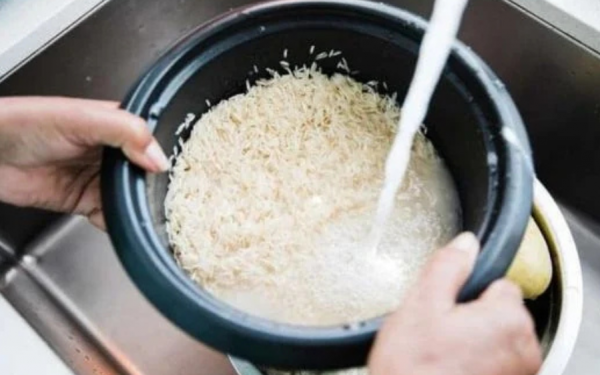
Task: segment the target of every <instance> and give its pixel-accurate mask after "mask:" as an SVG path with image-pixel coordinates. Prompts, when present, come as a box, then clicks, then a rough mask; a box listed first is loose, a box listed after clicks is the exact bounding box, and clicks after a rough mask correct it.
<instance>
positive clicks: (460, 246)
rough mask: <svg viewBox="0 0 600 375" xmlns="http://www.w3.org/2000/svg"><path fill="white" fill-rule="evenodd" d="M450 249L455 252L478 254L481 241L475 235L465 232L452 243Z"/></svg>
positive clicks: (449, 245)
mask: <svg viewBox="0 0 600 375" xmlns="http://www.w3.org/2000/svg"><path fill="white" fill-rule="evenodd" d="M448 247H450V248H452V249H455V250H460V251H465V252H469V253H476V252H477V251H478V250H479V240H478V239H477V237H475V235H474V234H473V233H471V232H463V233H461V234H459V235H458V236H457V237H456V238H454V239H453V240H452V241H450V243H449V244H448Z"/></svg>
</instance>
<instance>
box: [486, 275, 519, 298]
mask: <svg viewBox="0 0 600 375" xmlns="http://www.w3.org/2000/svg"><path fill="white" fill-rule="evenodd" d="M507 299H508V300H514V301H519V303H521V304H522V303H523V292H521V289H520V288H519V287H518V286H517V285H516V284H515V283H513V282H512V281H510V280H508V279H500V280H496V281H494V282H493V283H492V284H491V285H490V286H489V287H488V288H487V289H486V290H485V291H484V292H483V293H482V294H481V296H479V300H481V301H486V300H491V301H496V300H507Z"/></svg>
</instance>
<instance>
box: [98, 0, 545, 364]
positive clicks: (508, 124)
mask: <svg viewBox="0 0 600 375" xmlns="http://www.w3.org/2000/svg"><path fill="white" fill-rule="evenodd" d="M426 26H427V24H426V22H425V21H423V20H422V19H421V18H419V17H417V16H414V15H412V14H410V13H407V12H405V11H402V10H400V9H398V8H395V7H391V6H387V5H383V4H379V3H373V2H369V1H362V0H352V1H331V0H325V1H311V0H298V1H295V0H292V1H273V2H267V3H261V4H257V5H252V6H248V7H244V8H241V9H236V10H233V11H230V12H228V13H226V14H224V15H222V16H220V17H218V18H216V19H214V20H212V21H210V22H208V23H206V24H204V25H202V26H200V27H199V28H197V29H195V30H193V31H192V32H191V33H190V34H188V35H187V36H185V37H184V38H183V39H182V40H180V41H179V42H178V43H177V44H176V45H175V46H174V47H173V48H171V49H170V50H169V51H167V52H166V53H165V54H164V55H163V56H162V57H161V58H160V59H159V60H158V61H157V62H156V63H155V64H153V65H152V66H151V67H150V69H149V70H148V71H147V72H146V73H145V74H143V75H142V77H141V78H140V80H139V81H138V82H137V83H136V84H135V85H134V87H133V88H132V89H131V91H130V93H129V95H128V96H127V97H126V98H125V99H124V101H123V103H122V107H123V108H124V109H126V110H128V111H130V112H131V113H134V114H136V115H139V116H141V117H142V118H144V119H146V120H147V124H148V126H149V127H150V129H151V130H152V131H153V133H154V135H155V137H156V138H157V139H158V141H159V143H160V144H161V146H162V147H163V149H165V150H171V149H174V148H175V150H174V151H175V152H176V151H177V147H178V146H177V139H178V138H179V135H176V129H177V128H178V127H179V125H180V124H181V123H182V121H183V120H184V119H185V118H186V115H187V114H188V113H192V114H194V115H195V116H196V117H197V116H199V115H201V114H202V113H204V112H206V111H207V109H208V107H209V105H210V103H218V102H219V101H220V100H222V99H225V98H228V97H230V96H232V95H235V94H238V93H241V92H244V91H245V89H246V84H247V83H249V84H252V83H253V82H254V81H255V80H257V79H259V78H264V77H266V76H268V73H267V72H266V71H265V68H272V69H278V70H280V71H283V68H282V67H281V64H280V62H281V60H283V59H284V57H283V55H286V56H287V57H286V58H285V59H286V60H287V62H288V63H289V64H290V66H292V67H293V66H300V65H303V64H306V65H310V64H311V63H312V62H313V61H315V60H317V59H318V63H319V66H320V67H321V68H322V69H323V71H324V72H325V73H328V74H330V73H333V72H336V71H342V72H344V71H350V73H351V74H353V76H354V78H355V79H357V80H359V81H362V82H369V81H372V80H376V81H379V82H386V85H385V86H386V87H387V89H383V88H382V89H381V90H382V91H381V92H382V93H386V94H392V93H397V97H398V99H399V100H402V99H403V98H404V96H405V94H406V91H407V88H408V85H409V83H410V80H411V76H412V73H413V70H414V67H415V63H416V59H417V53H418V49H419V43H420V41H421V39H422V37H423V33H424V30H425V28H426ZM332 51H341V53H342V54H341V55H337V54H336V53H331V52H332ZM323 54H324V55H326V56H325V57H323ZM319 56H321V58H319ZM255 66H256V67H257V69H255V68H254V67H255ZM256 71H258V73H256ZM426 124H427V125H428V127H427V136H428V137H429V138H430V139H431V141H432V142H433V144H434V145H435V146H436V148H437V150H438V151H439V153H440V154H441V155H442V157H443V158H444V159H445V161H446V163H447V165H448V167H449V170H450V172H451V174H452V175H453V177H454V180H455V182H456V186H457V189H458V193H459V198H460V200H461V205H462V212H463V223H462V224H463V228H464V229H465V230H470V231H472V232H474V233H476V234H477V236H478V237H479V239H480V240H481V242H482V251H481V253H480V255H479V257H478V259H477V263H476V267H475V269H474V271H473V273H472V275H471V276H470V278H469V280H468V281H467V283H466V285H465V286H464V288H463V289H462V291H461V293H460V296H459V298H460V300H468V299H471V298H474V297H476V296H477V295H478V294H479V293H480V292H481V291H482V290H483V289H484V288H485V287H486V286H487V285H489V284H490V283H491V282H492V281H493V280H495V279H497V278H499V277H501V276H503V275H504V273H505V272H506V270H507V269H508V267H509V265H510V264H511V262H512V260H513V258H514V255H515V253H516V251H517V248H518V245H519V243H520V241H521V238H522V236H523V233H524V231H525V227H526V224H527V220H528V217H529V214H530V212H531V205H532V186H533V168H532V161H531V155H530V154H531V153H530V149H529V142H528V139H527V135H526V133H525V129H524V126H523V123H522V120H521V118H520V116H519V114H518V111H517V110H516V107H515V105H514V103H513V101H512V100H511V98H510V95H509V94H508V92H507V91H506V89H505V88H504V86H503V85H502V84H501V82H500V81H499V80H498V78H497V77H496V76H495V75H494V74H493V73H492V71H491V70H490V69H489V68H488V67H487V65H486V64H485V63H484V62H483V61H482V60H481V59H480V58H478V57H477V56H476V55H475V54H474V53H473V52H472V51H471V50H470V49H469V48H467V47H466V46H464V45H463V44H461V43H459V42H457V43H455V45H454V46H453V50H452V53H451V55H450V58H449V61H448V64H447V67H446V69H445V71H444V74H443V77H442V79H441V81H440V84H439V86H438V88H437V89H436V92H435V95H434V97H433V99H432V102H431V107H430V110H429V114H428V116H427V118H426ZM190 130H191V127H190V128H189V129H187V130H185V131H184V132H183V133H182V134H181V136H182V137H183V139H186V137H188V136H189V132H190ZM167 188H168V176H167V175H166V174H161V175H150V174H146V173H144V172H143V171H142V170H140V169H139V168H137V167H135V166H134V165H132V164H131V163H130V162H128V161H127V159H126V157H125V156H124V155H123V154H122V152H121V151H119V150H116V149H111V148H108V149H106V150H105V154H104V159H103V165H102V201H103V205H104V215H105V219H106V223H107V229H108V232H109V234H110V237H111V239H112V242H113V244H114V247H115V248H116V250H117V253H118V256H119V258H120V260H121V261H122V263H123V265H124V267H125V269H126V271H127V273H128V274H129V276H130V277H131V279H132V280H133V281H134V283H135V284H136V285H137V287H138V288H139V289H140V290H141V291H142V293H143V294H144V295H145V296H146V297H147V298H148V300H149V301H150V302H151V303H152V304H153V305H154V306H155V307H156V308H157V309H158V310H159V311H160V312H161V313H162V314H163V315H165V316H166V317H167V318H168V319H170V320H171V321H172V322H173V323H175V324H176V325H177V326H179V327H180V328H181V329H182V330H183V331H185V332H187V333H188V334H189V335H191V336H193V337H195V338H196V339H198V340H200V341H202V342H204V343H206V344H208V345H210V346H212V347H214V348H216V349H218V350H220V351H223V352H226V353H230V354H232V355H235V356H239V357H242V358H246V359H248V360H251V361H252V362H254V363H258V364H261V365H269V366H274V367H279V368H308V369H310V368H321V369H323V368H342V367H350V366H356V365H361V364H364V363H365V361H366V357H367V354H368V352H369V349H370V347H371V344H372V341H373V338H374V335H375V333H376V331H377V329H378V328H379V326H380V323H381V317H379V318H375V319H370V320H367V321H363V322H355V323H356V324H350V325H342V324H340V325H338V326H331V327H322V328H316V327H299V326H292V325H286V324H279V323H275V322H271V321H268V320H264V319H260V318H257V317H254V316H250V315H248V314H246V313H244V312H242V311H238V310H236V309H234V308H232V307H231V306H229V305H227V304H225V303H223V302H221V301H219V300H218V299H216V298H214V297H212V296H211V295H210V294H209V293H207V292H205V291H203V290H202V288H199V287H198V286H197V285H195V284H194V283H193V282H192V281H191V280H190V279H189V278H188V277H187V276H186V275H185V273H184V272H183V271H182V270H181V269H180V268H179V267H178V266H177V264H176V262H175V261H174V259H173V256H172V253H171V251H170V249H169V243H168V238H167V236H166V232H165V213H164V199H165V194H166V192H167ZM206 209H210V207H206Z"/></svg>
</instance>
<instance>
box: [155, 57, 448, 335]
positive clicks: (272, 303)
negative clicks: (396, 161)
mask: <svg viewBox="0 0 600 375" xmlns="http://www.w3.org/2000/svg"><path fill="white" fill-rule="evenodd" d="M346 65H347V64H346ZM399 116H400V109H399V107H398V105H397V103H396V102H395V100H394V99H392V98H391V97H387V96H381V95H380V94H378V93H377V92H375V90H374V89H373V88H372V87H370V86H367V85H364V84H361V83H359V82H357V81H355V80H354V79H352V78H350V77H348V76H345V75H341V74H334V75H333V76H331V77H329V76H327V75H325V74H323V73H321V72H320V71H318V69H317V68H316V66H315V65H312V66H311V67H310V68H306V67H303V68H300V69H296V70H295V71H293V72H292V73H291V74H285V75H279V74H276V75H274V77H273V78H270V79H264V80H259V81H257V82H256V84H255V85H254V86H252V87H250V88H249V89H248V91H247V92H246V93H245V94H239V95H236V96H233V97H231V98H229V99H227V100H224V101H222V102H220V103H218V104H217V105H214V106H213V107H212V108H211V109H210V110H209V111H208V112H207V113H205V114H204V115H203V116H202V117H201V118H200V119H199V120H198V122H197V123H196V124H195V126H194V128H193V129H192V132H191V135H190V138H189V140H188V141H187V142H185V143H184V144H183V146H182V149H181V151H180V155H179V156H178V157H177V159H176V161H175V165H174V166H173V168H172V173H171V181H170V185H169V191H168V194H167V198H166V202H165V207H166V215H167V219H168V222H167V232H168V234H169V240H170V243H171V245H172V248H173V251H174V255H175V258H176V259H177V262H178V263H179V265H180V266H181V267H182V268H183V269H184V270H185V271H186V272H187V273H188V274H189V276H190V277H191V278H192V279H193V280H194V281H195V282H196V283H198V284H199V285H200V286H202V287H203V288H204V289H206V290H207V291H209V292H210V293H212V294H213V295H215V296H217V297H219V298H221V299H222V300H224V301H226V302H228V303H230V304H232V305H233V306H236V307H237V308H239V309H242V310H244V311H247V312H249V313H251V314H254V315H258V316H261V317H264V318H268V319H271V320H275V321H280V322H287V323H292V324H299V325H331V324H340V323H348V322H357V321H361V320H364V319H368V318H371V317H374V316H377V315H381V314H384V313H387V312H389V311H391V310H392V309H394V308H395V307H397V305H398V304H399V303H400V300H401V298H402V294H403V291H404V290H405V288H406V286H407V285H409V284H410V282H411V281H412V280H413V279H414V277H415V274H416V272H417V270H418V269H419V268H420V267H421V266H422V264H423V263H424V262H425V261H426V260H427V259H428V257H429V256H430V255H431V254H432V252H433V251H434V250H435V249H436V248H437V247H439V246H441V245H442V244H444V243H446V242H447V241H448V240H449V239H450V238H451V237H452V236H453V235H455V234H456V232H457V231H458V229H459V223H460V211H459V205H458V198H457V194H456V189H455V186H454V184H453V181H452V178H451V176H450V174H449V172H448V171H447V168H446V167H445V164H444V162H443V160H442V159H441V158H440V157H439V156H438V155H437V153H436V151H435V149H434V148H433V146H432V144H431V143H430V142H429V141H428V140H427V138H425V136H424V135H423V134H419V135H418V136H417V137H416V139H415V143H414V145H413V148H412V156H411V163H410V166H409V169H408V172H407V175H406V178H405V182H404V184H403V186H402V188H401V191H400V192H399V193H398V195H397V202H396V208H395V210H394V214H393V217H392V218H391V220H390V223H389V225H388V229H387V230H386V234H385V237H384V238H383V241H382V242H381V244H380V248H379V251H378V252H377V253H375V254H370V252H366V251H364V249H363V248H362V247H361V244H362V241H363V239H364V238H365V237H366V235H367V233H368V231H369V229H370V225H371V221H372V218H373V215H374V212H375V208H376V204H377V198H378V194H379V191H380V188H381V184H382V180H383V165H384V162H385V158H386V155H387V152H388V150H389V147H390V145H391V142H392V140H393V137H394V135H395V133H396V124H397V123H398V119H399Z"/></svg>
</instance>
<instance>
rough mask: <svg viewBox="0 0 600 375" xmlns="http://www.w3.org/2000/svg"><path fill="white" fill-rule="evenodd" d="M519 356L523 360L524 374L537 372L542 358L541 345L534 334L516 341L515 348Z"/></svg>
mask: <svg viewBox="0 0 600 375" xmlns="http://www.w3.org/2000/svg"><path fill="white" fill-rule="evenodd" d="M515 349H516V350H517V353H518V355H519V357H520V358H521V359H522V360H523V364H524V365H523V367H524V370H525V371H524V372H525V373H526V374H528V375H529V374H537V373H538V371H539V369H540V367H542V363H543V360H544V357H543V354H542V347H541V345H540V343H539V341H538V340H537V337H536V336H535V334H532V335H528V336H527V338H525V339H523V340H521V341H520V342H519V343H517V345H516V348H515Z"/></svg>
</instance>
